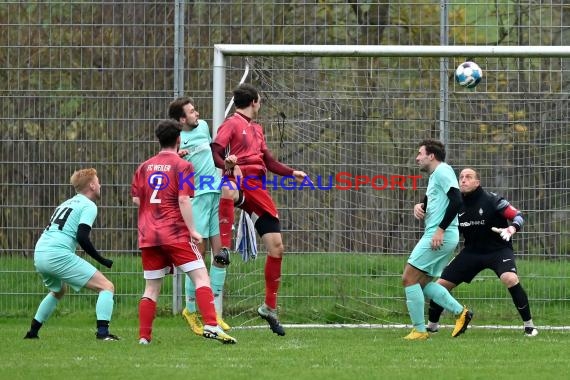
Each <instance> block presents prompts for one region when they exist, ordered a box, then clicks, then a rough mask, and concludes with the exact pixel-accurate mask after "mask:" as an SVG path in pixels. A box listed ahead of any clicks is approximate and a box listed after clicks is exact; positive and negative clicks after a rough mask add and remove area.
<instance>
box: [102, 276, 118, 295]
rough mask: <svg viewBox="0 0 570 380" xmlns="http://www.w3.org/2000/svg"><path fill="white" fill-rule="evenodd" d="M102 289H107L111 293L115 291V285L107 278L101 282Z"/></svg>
mask: <svg viewBox="0 0 570 380" xmlns="http://www.w3.org/2000/svg"><path fill="white" fill-rule="evenodd" d="M101 290H107V291H109V292H111V293H113V294H114V293H115V285H114V284H113V283H112V282H111V281H109V280H108V279H105V280H104V281H103V283H102V284H101Z"/></svg>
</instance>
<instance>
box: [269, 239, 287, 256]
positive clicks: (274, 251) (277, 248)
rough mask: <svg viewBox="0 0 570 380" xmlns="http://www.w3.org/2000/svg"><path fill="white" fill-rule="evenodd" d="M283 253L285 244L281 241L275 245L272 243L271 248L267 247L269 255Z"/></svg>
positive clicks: (281, 254)
mask: <svg viewBox="0 0 570 380" xmlns="http://www.w3.org/2000/svg"><path fill="white" fill-rule="evenodd" d="M284 253H285V246H284V245H283V242H278V243H276V244H275V245H273V246H272V247H271V248H269V256H273V257H283V254H284Z"/></svg>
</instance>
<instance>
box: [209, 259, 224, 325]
mask: <svg viewBox="0 0 570 380" xmlns="http://www.w3.org/2000/svg"><path fill="white" fill-rule="evenodd" d="M225 282H226V268H218V267H216V266H214V265H212V266H211V267H210V285H211V286H212V293H214V307H215V308H216V313H217V314H218V315H219V316H222V312H223V298H224V283H225Z"/></svg>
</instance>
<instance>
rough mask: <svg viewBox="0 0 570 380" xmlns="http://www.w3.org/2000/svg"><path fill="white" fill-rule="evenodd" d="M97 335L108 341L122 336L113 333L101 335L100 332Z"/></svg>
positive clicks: (98, 337) (100, 338) (98, 338)
mask: <svg viewBox="0 0 570 380" xmlns="http://www.w3.org/2000/svg"><path fill="white" fill-rule="evenodd" d="M95 336H96V337H97V340H108V341H115V340H120V338H119V337H118V336H116V335H113V334H107V335H99V334H97V333H95Z"/></svg>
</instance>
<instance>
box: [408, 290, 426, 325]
mask: <svg viewBox="0 0 570 380" xmlns="http://www.w3.org/2000/svg"><path fill="white" fill-rule="evenodd" d="M404 290H405V291H406V305H407V306H408V313H409V314H410V318H411V320H412V325H414V328H415V329H416V331H418V332H426V325H425V318H424V301H425V300H424V293H423V292H422V287H421V286H420V284H414V285H410V286H406V287H405V288H404Z"/></svg>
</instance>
